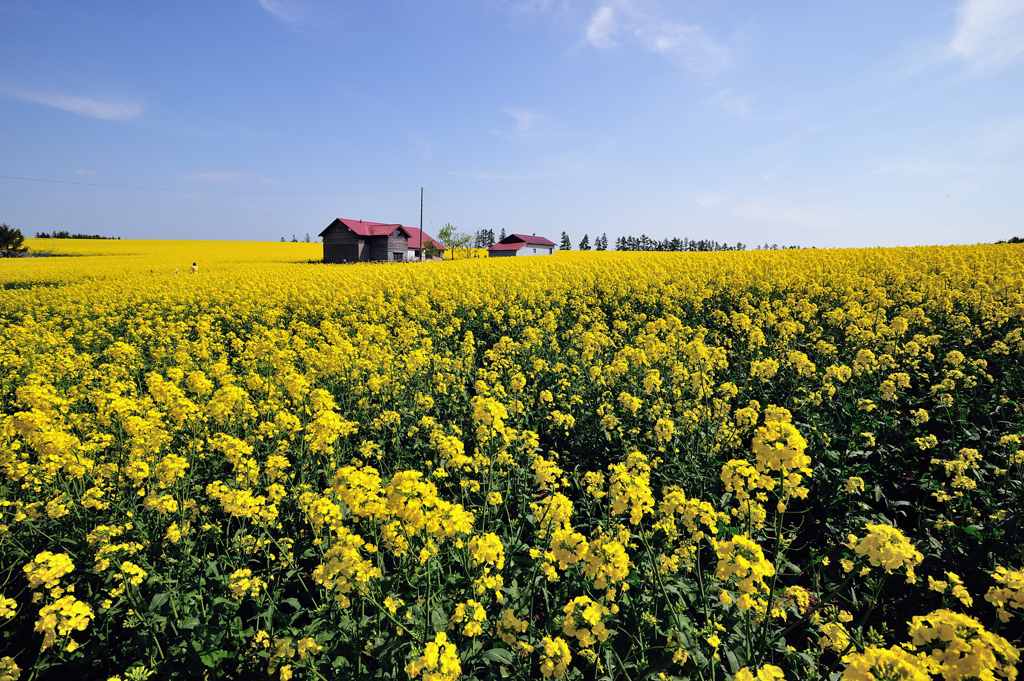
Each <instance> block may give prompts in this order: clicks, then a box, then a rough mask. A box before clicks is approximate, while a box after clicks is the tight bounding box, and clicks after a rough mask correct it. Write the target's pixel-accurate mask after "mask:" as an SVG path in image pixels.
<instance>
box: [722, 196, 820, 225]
mask: <svg viewBox="0 0 1024 681" xmlns="http://www.w3.org/2000/svg"><path fill="white" fill-rule="evenodd" d="M732 214H733V215H735V216H737V217H741V218H743V219H744V220H753V221H755V222H773V223H781V224H787V225H797V226H800V227H822V228H834V227H839V226H840V222H839V221H838V220H836V219H835V218H834V217H833V216H831V215H829V214H828V212H827V211H823V210H821V209H814V208H803V207H800V206H785V205H781V204H778V203H775V202H772V201H748V202H747V203H744V204H742V205H740V206H737V207H736V208H734V209H733V210H732Z"/></svg>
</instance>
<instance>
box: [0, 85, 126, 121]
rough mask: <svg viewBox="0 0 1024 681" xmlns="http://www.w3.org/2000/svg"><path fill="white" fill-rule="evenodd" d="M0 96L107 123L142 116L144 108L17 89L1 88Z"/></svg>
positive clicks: (75, 96)
mask: <svg viewBox="0 0 1024 681" xmlns="http://www.w3.org/2000/svg"><path fill="white" fill-rule="evenodd" d="M0 94H3V95H6V96H8V97H12V98H14V99H21V100H24V101H26V102H33V103H34V104H42V105H43V106H52V107H53V108H55V109H60V110H62V111H68V112H70V113H73V114H78V115H79V116H87V117H89V118H99V119H101V120H105V121H126V120H130V119H132V118H137V117H138V116H140V115H141V114H142V110H143V106H142V104H140V103H139V102H126V101H122V100H116V99H108V100H102V99H92V98H90V97H79V96H77V95H65V94H60V93H48V92H34V91H31V90H21V89H17V88H6V87H0Z"/></svg>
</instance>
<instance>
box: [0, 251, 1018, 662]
mask: <svg viewBox="0 0 1024 681" xmlns="http://www.w3.org/2000/svg"><path fill="white" fill-rule="evenodd" d="M27 244H28V245H29V246H30V248H32V249H33V251H34V252H37V251H40V250H45V251H49V252H50V253H51V254H52V255H53V256H54V257H45V258H24V259H8V260H0V289H2V290H3V295H2V298H0V317H2V324H0V473H2V479H0V513H2V517H0V542H2V551H0V681H6V680H7V679H17V678H19V677H21V678H46V677H53V676H56V675H58V674H60V675H62V676H68V675H71V676H73V677H75V678H90V679H92V678H96V679H108V678H112V677H113V678H119V679H130V680H133V681H134V680H142V679H146V678H150V677H152V678H194V677H201V676H202V677H210V678H212V677H223V678H244V679H250V678H274V679H280V681H288V679H290V678H296V679H298V678H309V679H327V678H379V679H396V680H397V679H419V678H422V679H425V680H428V681H430V680H433V681H442V680H451V679H456V678H467V679H499V678H517V679H531V678H538V677H543V678H549V677H550V678H567V679H583V678H587V679H597V678H612V679H630V680H637V679H646V678H675V679H702V680H706V681H712V680H730V679H735V680H736V681H753V680H754V679H758V680H760V681H769V680H772V679H783V678H785V679H793V680H796V679H838V678H842V679H857V680H861V679H863V680H868V679H877V680H879V681H881V680H883V679H885V680H892V679H922V680H927V679H939V678H942V679H945V680H947V681H952V680H955V679H965V680H967V679H1009V680H1012V679H1014V678H1015V677H1016V674H1017V664H1018V661H1019V657H1020V651H1019V649H1020V646H1021V644H1022V640H1021V639H1022V632H1024V627H1022V626H1021V622H1022V620H1024V571H1022V567H1024V527H1022V525H1021V518H1022V517H1024V444H1022V437H1024V419H1022V412H1021V404H1022V399H1024V363H1022V359H1024V249H1022V247H1020V246H1014V245H1002V246H972V247H931V248H905V249H868V250H825V251H822V250H807V251H773V252H724V253H614V252H612V253H559V254H556V255H555V256H553V257H536V258H503V259H468V260H465V259H463V260H457V261H454V262H436V263H407V264H392V265H389V264H361V265H323V264H319V263H317V262H316V261H317V260H318V259H319V258H320V257H321V255H322V251H321V248H322V246H320V245H318V244H296V243H236V242H168V241H106V240H96V241H87V240H54V239H47V240H32V239H30V240H27ZM58 256H63V257H58ZM193 263H196V265H197V268H198V271H196V272H193V271H192V270H191V268H192V264H193ZM268 675H269V676H268Z"/></svg>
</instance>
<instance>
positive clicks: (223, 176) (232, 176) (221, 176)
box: [181, 172, 277, 184]
mask: <svg viewBox="0 0 1024 681" xmlns="http://www.w3.org/2000/svg"><path fill="white" fill-rule="evenodd" d="M181 179H183V180H201V181H203V182H239V181H246V182H260V183H262V184H277V180H275V179H273V178H270V177H266V176H265V175H254V174H252V173H225V172H221V173H192V174H191V175H182V176H181Z"/></svg>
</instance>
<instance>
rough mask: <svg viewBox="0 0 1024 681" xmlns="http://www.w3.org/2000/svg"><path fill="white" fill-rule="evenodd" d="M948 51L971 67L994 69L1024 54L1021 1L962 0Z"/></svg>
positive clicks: (1023, 16)
mask: <svg viewBox="0 0 1024 681" xmlns="http://www.w3.org/2000/svg"><path fill="white" fill-rule="evenodd" d="M948 49H949V51H950V52H951V53H952V54H953V55H954V56H955V57H958V58H960V59H963V60H964V61H966V62H967V63H968V64H970V65H971V66H972V67H973V68H975V69H977V70H982V71H993V70H996V69H1000V68H1003V67H1005V66H1008V65H1010V64H1011V63H1013V62H1015V61H1017V60H1019V59H1020V58H1021V57H1024V2H1021V0H964V1H963V3H962V4H961V5H960V7H959V8H958V9H957V27H956V35H955V36H953V39H952V40H951V41H950V43H949V45H948Z"/></svg>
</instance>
